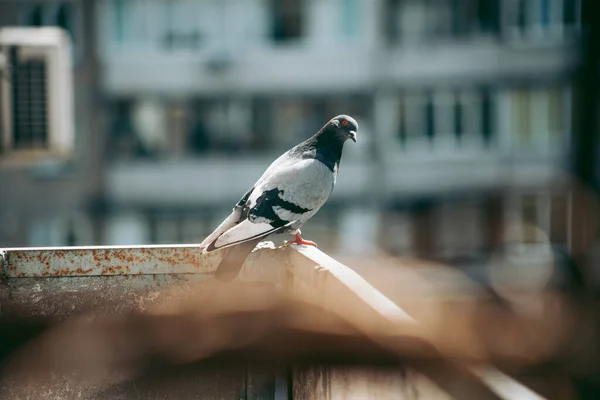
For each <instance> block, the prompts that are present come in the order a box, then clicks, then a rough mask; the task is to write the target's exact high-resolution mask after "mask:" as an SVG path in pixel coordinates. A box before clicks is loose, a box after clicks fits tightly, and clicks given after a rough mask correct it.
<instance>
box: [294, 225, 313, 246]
mask: <svg viewBox="0 0 600 400" xmlns="http://www.w3.org/2000/svg"><path fill="white" fill-rule="evenodd" d="M301 234H302V232H301V231H300V229H296V232H294V233H292V236H293V237H294V239H295V240H294V241H293V242H292V243H296V244H303V245H305V246H315V247H318V246H317V244H316V243H315V242H312V241H310V240H304V239H302V236H300V235H301Z"/></svg>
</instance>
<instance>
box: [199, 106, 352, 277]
mask: <svg viewBox="0 0 600 400" xmlns="http://www.w3.org/2000/svg"><path fill="white" fill-rule="evenodd" d="M357 132H358V124H357V122H356V121H355V120H354V118H352V117H350V116H348V115H338V116H337V117H335V118H333V119H331V120H330V121H329V122H327V123H326V124H325V125H324V126H323V127H322V128H321V129H320V130H319V131H318V132H317V133H316V134H315V135H313V136H312V137H310V138H308V139H307V140H305V141H304V142H302V143H300V144H298V145H296V146H295V147H293V148H291V149H290V150H288V151H287V152H285V153H284V154H282V155H281V156H280V157H279V158H277V159H276V160H275V161H274V162H273V163H272V164H271V165H270V166H269V168H267V170H266V171H265V172H264V173H263V175H262V176H261V177H260V179H259V180H258V181H257V182H256V183H255V184H254V185H253V186H252V187H251V188H250V189H249V190H248V191H247V192H246V194H244V196H243V197H242V198H241V199H240V201H239V202H238V203H237V204H236V206H235V207H234V208H233V211H232V212H231V214H230V215H229V216H228V217H227V218H226V219H225V220H224V221H223V222H222V223H221V225H219V226H218V227H217V229H215V231H214V232H213V233H211V234H210V235H209V236H208V237H207V238H206V239H204V241H203V242H202V243H201V244H200V248H201V249H202V253H209V252H213V251H216V250H221V249H228V250H227V253H226V254H225V256H224V257H223V259H222V261H221V263H220V264H219V266H218V267H217V270H216V272H215V277H216V278H217V279H219V280H222V281H231V280H233V279H235V277H236V276H237V275H238V273H239V271H240V269H241V268H242V265H243V264H244V261H245V259H246V258H247V257H248V255H249V254H250V253H251V252H252V249H254V247H255V246H256V244H258V242H260V240H261V239H263V238H265V237H266V236H268V235H271V234H276V233H290V234H291V235H292V236H293V237H294V239H295V240H294V241H293V242H292V243H296V244H299V245H308V246H316V243H314V242H311V241H310V240H304V239H303V238H302V236H300V235H301V233H302V232H301V231H300V227H301V226H302V225H303V224H304V223H305V222H306V221H308V220H309V219H310V218H311V217H312V216H313V215H315V214H316V212H317V211H318V210H319V209H320V208H321V206H323V204H325V202H326V201H327V199H328V198H329V195H330V194H331V192H332V190H333V187H334V186H335V182H336V178H337V173H338V168H339V165H340V159H341V158H342V148H343V146H344V143H345V142H346V140H348V139H350V140H352V141H353V142H355V143H356V134H357Z"/></svg>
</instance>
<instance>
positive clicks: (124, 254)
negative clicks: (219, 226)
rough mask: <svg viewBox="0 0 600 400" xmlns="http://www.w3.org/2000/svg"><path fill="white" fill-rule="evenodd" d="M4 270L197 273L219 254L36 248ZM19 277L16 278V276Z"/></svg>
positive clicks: (30, 273) (22, 272)
mask: <svg viewBox="0 0 600 400" xmlns="http://www.w3.org/2000/svg"><path fill="white" fill-rule="evenodd" d="M11 256H12V259H13V260H14V261H13V262H14V263H15V264H13V263H11V264H10V265H9V267H8V268H7V270H8V271H10V273H11V275H12V276H32V277H35V276H70V275H71V276H72V275H87V276H89V275H128V274H134V275H142V274H144V273H152V272H155V271H157V268H160V270H161V271H164V272H175V273H176V272H177V271H181V270H182V268H183V269H184V270H185V271H189V268H193V269H194V270H200V269H201V268H202V266H203V265H205V264H207V263H212V262H214V261H216V260H217V259H218V258H219V257H220V254H215V253H210V254H201V249H200V248H199V247H189V246H186V247H148V248H95V249H73V250H68V249H42V250H40V249H36V250H31V251H28V250H21V249H19V250H18V251H14V252H13V253H12V254H11ZM17 274H18V275H17Z"/></svg>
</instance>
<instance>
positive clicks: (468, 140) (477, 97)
mask: <svg viewBox="0 0 600 400" xmlns="http://www.w3.org/2000/svg"><path fill="white" fill-rule="evenodd" d="M398 117H399V118H398V120H399V126H398V136H399V139H400V143H401V145H402V147H403V148H404V149H407V150H410V149H414V148H415V147H416V148H419V147H420V148H424V147H431V148H432V149H434V150H444V149H456V148H458V147H461V148H469V147H475V148H481V147H482V146H483V145H484V144H485V145H486V146H487V145H490V143H491V141H492V137H493V121H494V115H493V107H492V100H491V90H490V89H488V88H481V89H480V88H460V89H456V88H440V89H435V90H432V91H431V92H426V91H420V92H419V91H413V92H409V93H405V94H402V95H401V96H400V101H399V109H398ZM427 144H428V145H431V146H426V145H427Z"/></svg>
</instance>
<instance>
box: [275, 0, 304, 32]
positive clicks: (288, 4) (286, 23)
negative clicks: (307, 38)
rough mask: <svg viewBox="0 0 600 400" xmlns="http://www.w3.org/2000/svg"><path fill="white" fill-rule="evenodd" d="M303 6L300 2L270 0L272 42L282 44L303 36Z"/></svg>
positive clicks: (296, 0)
mask: <svg viewBox="0 0 600 400" xmlns="http://www.w3.org/2000/svg"><path fill="white" fill-rule="evenodd" d="M304 5H305V4H304V1H302V0H271V12H272V31H271V37H272V38H273V41H275V42H278V43H284V42H288V41H293V40H297V39H300V38H301V37H302V36H303V35H304V18H305V9H304Z"/></svg>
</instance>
